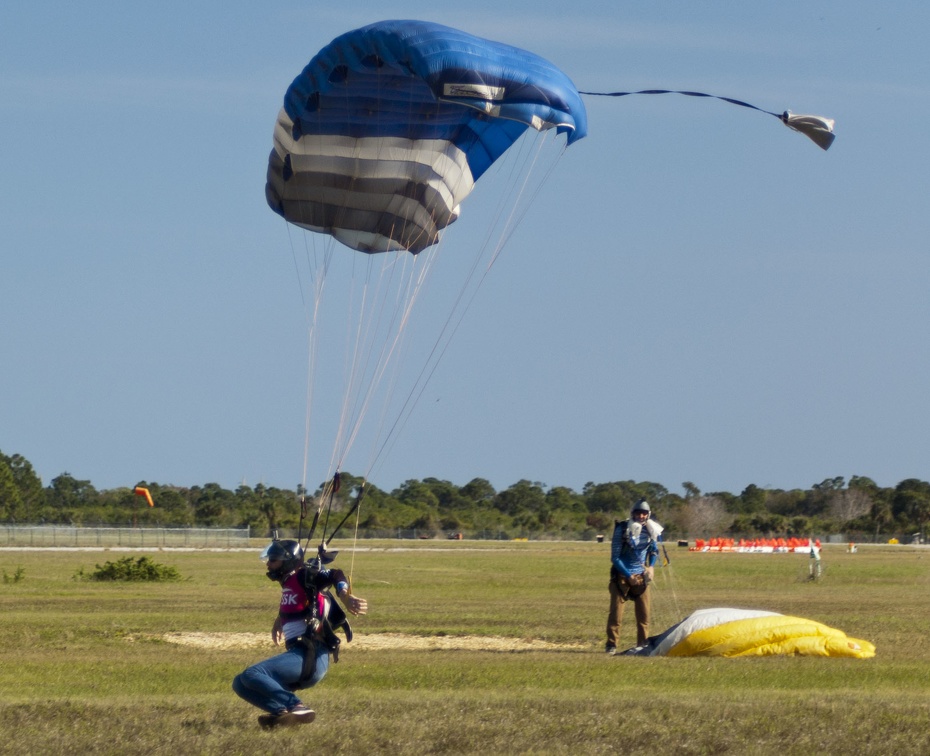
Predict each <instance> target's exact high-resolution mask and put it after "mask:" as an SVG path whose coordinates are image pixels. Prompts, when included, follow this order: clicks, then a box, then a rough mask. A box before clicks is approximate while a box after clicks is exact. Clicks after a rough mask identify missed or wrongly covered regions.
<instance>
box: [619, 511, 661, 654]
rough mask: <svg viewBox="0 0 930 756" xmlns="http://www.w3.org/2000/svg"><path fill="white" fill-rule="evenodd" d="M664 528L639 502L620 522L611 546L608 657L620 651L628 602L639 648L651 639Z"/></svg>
mask: <svg viewBox="0 0 930 756" xmlns="http://www.w3.org/2000/svg"><path fill="white" fill-rule="evenodd" d="M662 530H663V528H662V526H661V525H659V523H657V522H656V521H655V520H651V519H650V509H649V504H648V502H647V501H646V500H645V499H640V500H639V501H637V502H636V503H635V504H634V505H633V508H632V510H631V511H630V518H629V519H628V520H623V521H620V520H617V521H616V524H615V525H614V534H613V538H612V540H611V546H610V586H609V587H610V612H609V613H608V615H607V645H606V651H607V653H608V654H615V653H616V652H617V641H618V640H619V638H620V622H621V621H622V619H623V608H624V604H625V603H626V602H627V601H632V602H633V605H634V608H635V611H636V645H637V646H643V645H645V643H646V638H647V637H648V636H649V598H650V597H649V584H650V583H651V582H652V579H653V567H654V566H655V563H656V558H657V557H658V556H659V547H658V539H659V536H660V535H661V534H662Z"/></svg>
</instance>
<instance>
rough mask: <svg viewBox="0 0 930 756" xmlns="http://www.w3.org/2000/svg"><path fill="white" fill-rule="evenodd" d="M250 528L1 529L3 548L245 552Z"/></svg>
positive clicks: (35, 527)
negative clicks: (228, 550)
mask: <svg viewBox="0 0 930 756" xmlns="http://www.w3.org/2000/svg"><path fill="white" fill-rule="evenodd" d="M249 535H250V531H249V528H113V527H75V526H70V525H0V546H19V547H32V546H36V547H55V546H57V547H59V548H81V547H84V548H93V547H120V546H125V547H129V548H192V549H204V548H223V549H228V548H246V547H248V546H249Z"/></svg>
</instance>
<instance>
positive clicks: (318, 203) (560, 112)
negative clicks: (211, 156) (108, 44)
mask: <svg viewBox="0 0 930 756" xmlns="http://www.w3.org/2000/svg"><path fill="white" fill-rule="evenodd" d="M528 128H532V129H535V130H537V131H545V130H547V129H553V128H554V129H556V131H557V132H559V133H562V134H564V135H565V137H566V142H567V143H568V144H571V143H572V142H575V141H577V140H579V139H581V138H582V137H583V136H584V135H585V133H586V131H587V120H586V114H585V109H584V104H583V103H582V101H581V95H580V94H579V93H578V90H577V89H576V88H575V86H574V85H573V84H572V82H571V80H570V79H569V78H568V77H567V76H566V75H565V74H564V73H563V72H562V71H560V70H559V69H558V68H556V67H555V66H553V65H552V64H551V63H549V62H548V61H546V60H543V59H542V58H540V57H539V56H537V55H534V54H533V53H530V52H526V51H525V50H520V49H518V48H516V47H511V46H510V45H504V44H500V43H498V42H490V41H488V40H485V39H481V38H479V37H474V36H472V35H470V34H466V33H465V32H461V31H458V30H456V29H450V28H449V27H447V26H440V25H439V24H432V23H425V22H420V21H384V22H381V23H377V24H372V25H370V26H366V27H364V28H362V29H357V30H355V31H351V32H348V33H346V34H343V35H342V36H341V37H338V38H337V39H335V40H334V41H333V42H331V43H330V44H329V45H327V46H326V47H324V48H323V49H322V50H321V51H320V52H319V53H317V55H316V56H314V58H313V59H312V60H311V61H310V63H309V64H308V65H307V66H306V68H305V69H304V70H303V72H302V73H301V74H300V75H299V76H297V78H296V79H294V81H293V83H292V84H291V86H290V87H289V88H288V90H287V93H286V94H285V97H284V106H283V108H282V109H281V111H280V113H279V114H278V118H277V121H276V123H275V132H274V149H273V150H272V152H271V155H270V156H269V159H268V173H267V183H266V186H265V196H266V199H267V201H268V205H269V206H270V207H271V208H272V210H274V211H275V212H276V213H278V214H279V215H281V216H283V217H284V218H285V219H286V220H288V221H289V222H291V223H294V224H296V225H298V226H300V227H302V228H305V229H308V230H310V231H314V232H318V233H324V234H329V235H331V236H333V237H334V238H335V239H338V240H339V241H340V242H342V243H343V244H345V245H346V246H348V247H351V248H352V249H355V250H359V251H362V252H368V253H373V252H386V251H401V250H406V251H409V252H412V253H414V254H416V253H418V252H420V251H422V250H423V249H426V248H427V247H429V246H431V245H433V244H436V243H437V242H438V241H439V238H440V235H441V233H442V231H443V229H445V228H446V227H447V226H449V224H450V223H453V222H454V221H455V220H456V219H457V218H458V217H459V212H460V204H461V203H462V201H463V200H464V199H465V198H466V197H468V195H469V194H470V193H471V192H472V191H473V189H474V187H475V182H476V181H478V179H479V177H481V176H482V174H484V173H485V172H486V171H487V170H488V168H489V167H490V166H491V165H492V164H493V163H494V161H495V160H497V159H498V158H499V157H501V155H503V154H504V153H505V152H506V151H507V150H508V149H509V148H510V147H511V145H513V144H514V142H516V141H517V140H518V139H520V137H521V135H522V134H523V133H524V132H525V131H526V130H527V129H528Z"/></svg>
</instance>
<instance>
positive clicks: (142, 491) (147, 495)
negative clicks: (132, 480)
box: [132, 486, 155, 507]
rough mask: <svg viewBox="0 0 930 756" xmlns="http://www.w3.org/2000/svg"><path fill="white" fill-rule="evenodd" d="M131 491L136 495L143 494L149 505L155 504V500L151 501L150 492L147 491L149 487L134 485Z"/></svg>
mask: <svg viewBox="0 0 930 756" xmlns="http://www.w3.org/2000/svg"><path fill="white" fill-rule="evenodd" d="M132 492H133V493H134V494H135V495H136V496H144V497H145V500H146V501H147V502H148V503H149V506H150V507H154V506H155V502H154V501H152V494H150V493H149V489H147V488H143V487H142V486H136V487H135V488H134V489H132Z"/></svg>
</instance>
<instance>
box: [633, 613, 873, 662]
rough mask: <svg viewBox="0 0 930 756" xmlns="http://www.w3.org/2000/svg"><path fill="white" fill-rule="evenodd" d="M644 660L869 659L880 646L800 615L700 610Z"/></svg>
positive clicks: (655, 642) (656, 641) (636, 651)
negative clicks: (825, 657) (792, 656)
mask: <svg viewBox="0 0 930 756" xmlns="http://www.w3.org/2000/svg"><path fill="white" fill-rule="evenodd" d="M624 653H626V654H631V655H640V656H727V657H732V656H774V655H789V656H791V655H797V656H833V657H852V658H855V659H869V658H871V657H873V656H875V646H874V645H873V644H871V643H869V642H868V641H864V640H858V639H856V638H850V637H848V636H847V635H846V633H844V632H843V631H842V630H837V629H836V628H832V627H828V626H827V625H824V624H822V623H820V622H816V621H814V620H810V619H803V618H801V617H791V616H788V615H784V614H777V613H776V612H767V611H762V610H756V609H727V608H718V609H700V610H698V611H696V612H694V613H693V614H691V615H689V616H688V617H686V618H685V619H684V620H682V621H681V622H679V623H678V624H677V625H673V626H672V627H670V628H669V629H668V630H666V631H665V632H664V633H662V634H661V635H657V636H654V637H652V638H649V640H648V641H647V643H646V645H645V646H638V647H636V648H632V649H630V650H629V651H626V652H624Z"/></svg>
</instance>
